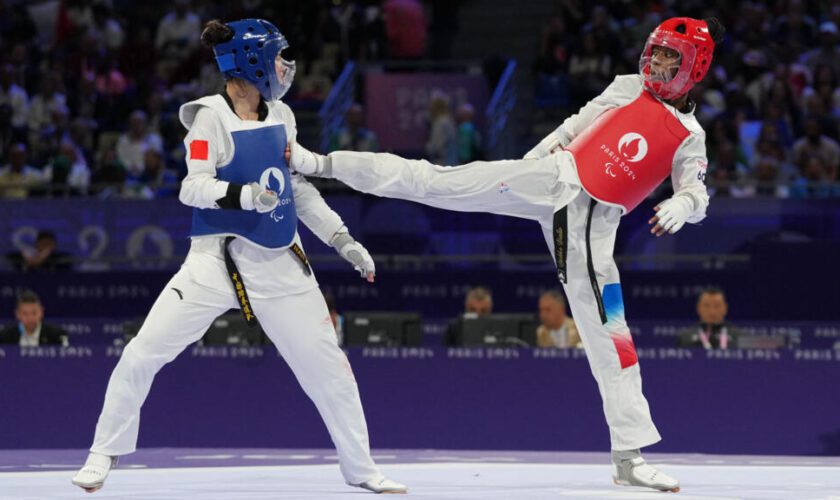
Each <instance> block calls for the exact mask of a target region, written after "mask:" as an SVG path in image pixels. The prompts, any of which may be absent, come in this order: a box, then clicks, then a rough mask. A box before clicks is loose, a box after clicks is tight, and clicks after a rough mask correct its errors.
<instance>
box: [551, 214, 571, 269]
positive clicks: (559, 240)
mask: <svg viewBox="0 0 840 500" xmlns="http://www.w3.org/2000/svg"><path fill="white" fill-rule="evenodd" d="M568 252H569V214H568V210H567V209H566V207H563V208H561V209H560V210H558V211H556V212H554V264H555V265H556V266H557V278H558V279H559V280H560V283H563V284H564V285H565V284H567V283H568V277H567V275H566V256H567V255H568Z"/></svg>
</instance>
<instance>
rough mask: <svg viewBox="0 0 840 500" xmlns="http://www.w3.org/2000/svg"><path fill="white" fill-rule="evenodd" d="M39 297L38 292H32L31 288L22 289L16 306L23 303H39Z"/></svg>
mask: <svg viewBox="0 0 840 500" xmlns="http://www.w3.org/2000/svg"><path fill="white" fill-rule="evenodd" d="M40 303H41V298H40V297H38V294H37V293H35V292H33V291H32V290H23V291H22V292H20V294H19V295H18V298H17V307H20V306H22V305H23V304H40Z"/></svg>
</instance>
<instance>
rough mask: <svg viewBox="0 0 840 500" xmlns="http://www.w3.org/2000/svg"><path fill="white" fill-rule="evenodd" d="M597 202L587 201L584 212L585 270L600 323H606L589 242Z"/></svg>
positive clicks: (605, 312) (602, 299)
mask: <svg viewBox="0 0 840 500" xmlns="http://www.w3.org/2000/svg"><path fill="white" fill-rule="evenodd" d="M597 203H598V202H596V201H595V200H594V199H593V200H591V201H590V202H589V212H587V214H586V270H587V271H589V284H590V285H592V292H593V293H594V294H595V301H596V302H597V303H598V314H599V315H600V316H601V324H606V323H607V311H606V309H604V298H603V297H602V296H601V287H599V286H598V277H597V276H596V275H595V264H594V263H593V262H592V244H591V243H590V242H589V233H590V230H591V229H592V212H594V211H595V205H596V204H597Z"/></svg>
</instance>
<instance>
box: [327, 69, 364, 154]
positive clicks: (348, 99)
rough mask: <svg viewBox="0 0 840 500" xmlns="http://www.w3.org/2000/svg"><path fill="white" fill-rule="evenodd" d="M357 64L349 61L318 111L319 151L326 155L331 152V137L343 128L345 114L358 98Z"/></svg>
mask: <svg viewBox="0 0 840 500" xmlns="http://www.w3.org/2000/svg"><path fill="white" fill-rule="evenodd" d="M357 72H358V69H357V67H356V63H354V62H353V61H348V62H347V64H346V65H344V69H343V70H342V71H341V74H340V75H339V76H338V79H337V80H336V81H335V84H334V85H333V86H332V89H330V94H329V95H328V96H327V99H326V100H325V101H324V104H323V105H322V106H321V109H320V110H319V111H318V119H319V121H320V124H321V136H320V142H319V144H318V151H319V152H321V153H326V152H328V151H329V146H330V137H332V136H333V134H335V133H336V132H337V131H338V129H339V128H341V125H342V123H343V122H344V113H345V112H347V109H348V108H349V107H350V106H351V105H352V104H353V100H354V99H355V96H356V73H357Z"/></svg>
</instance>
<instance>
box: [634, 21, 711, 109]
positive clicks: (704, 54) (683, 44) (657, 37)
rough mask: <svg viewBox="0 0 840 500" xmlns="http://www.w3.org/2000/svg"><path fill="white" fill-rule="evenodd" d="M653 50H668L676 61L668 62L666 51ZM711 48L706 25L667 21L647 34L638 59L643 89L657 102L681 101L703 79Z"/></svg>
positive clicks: (670, 59)
mask: <svg viewBox="0 0 840 500" xmlns="http://www.w3.org/2000/svg"><path fill="white" fill-rule="evenodd" d="M678 30H679V31H678ZM656 47H662V48H664V49H670V50H671V51H674V52H676V53H677V54H679V57H678V58H676V60H674V59H672V58H669V57H667V55H666V54H667V52H668V50H662V49H658V50H655V48H656ZM714 48H715V44H714V41H712V37H711V36H710V35H709V29H708V26H706V23H705V22H703V21H699V20H697V19H692V18H689V17H675V18H671V19H668V20H666V21H665V22H663V23H662V24H660V25H659V26H658V27H657V28H656V29H655V30H653V33H651V34H650V36H649V37H648V39H647V43H645V48H644V50H643V51H642V56H641V58H640V59H639V73H640V74H641V75H642V77H643V78H644V80H645V88H646V89H647V90H648V91H650V92H651V93H652V94H654V95H655V96H657V97H659V98H660V99H665V100H671V99H675V98H677V97H680V96H681V95H683V94H685V93H686V92H688V91H689V90H691V88H692V87H694V85H695V84H697V82H699V81H701V80H702V79H703V77H705V76H706V73H707V72H708V70H709V67H710V66H711V64H712V54H713V52H714Z"/></svg>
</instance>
